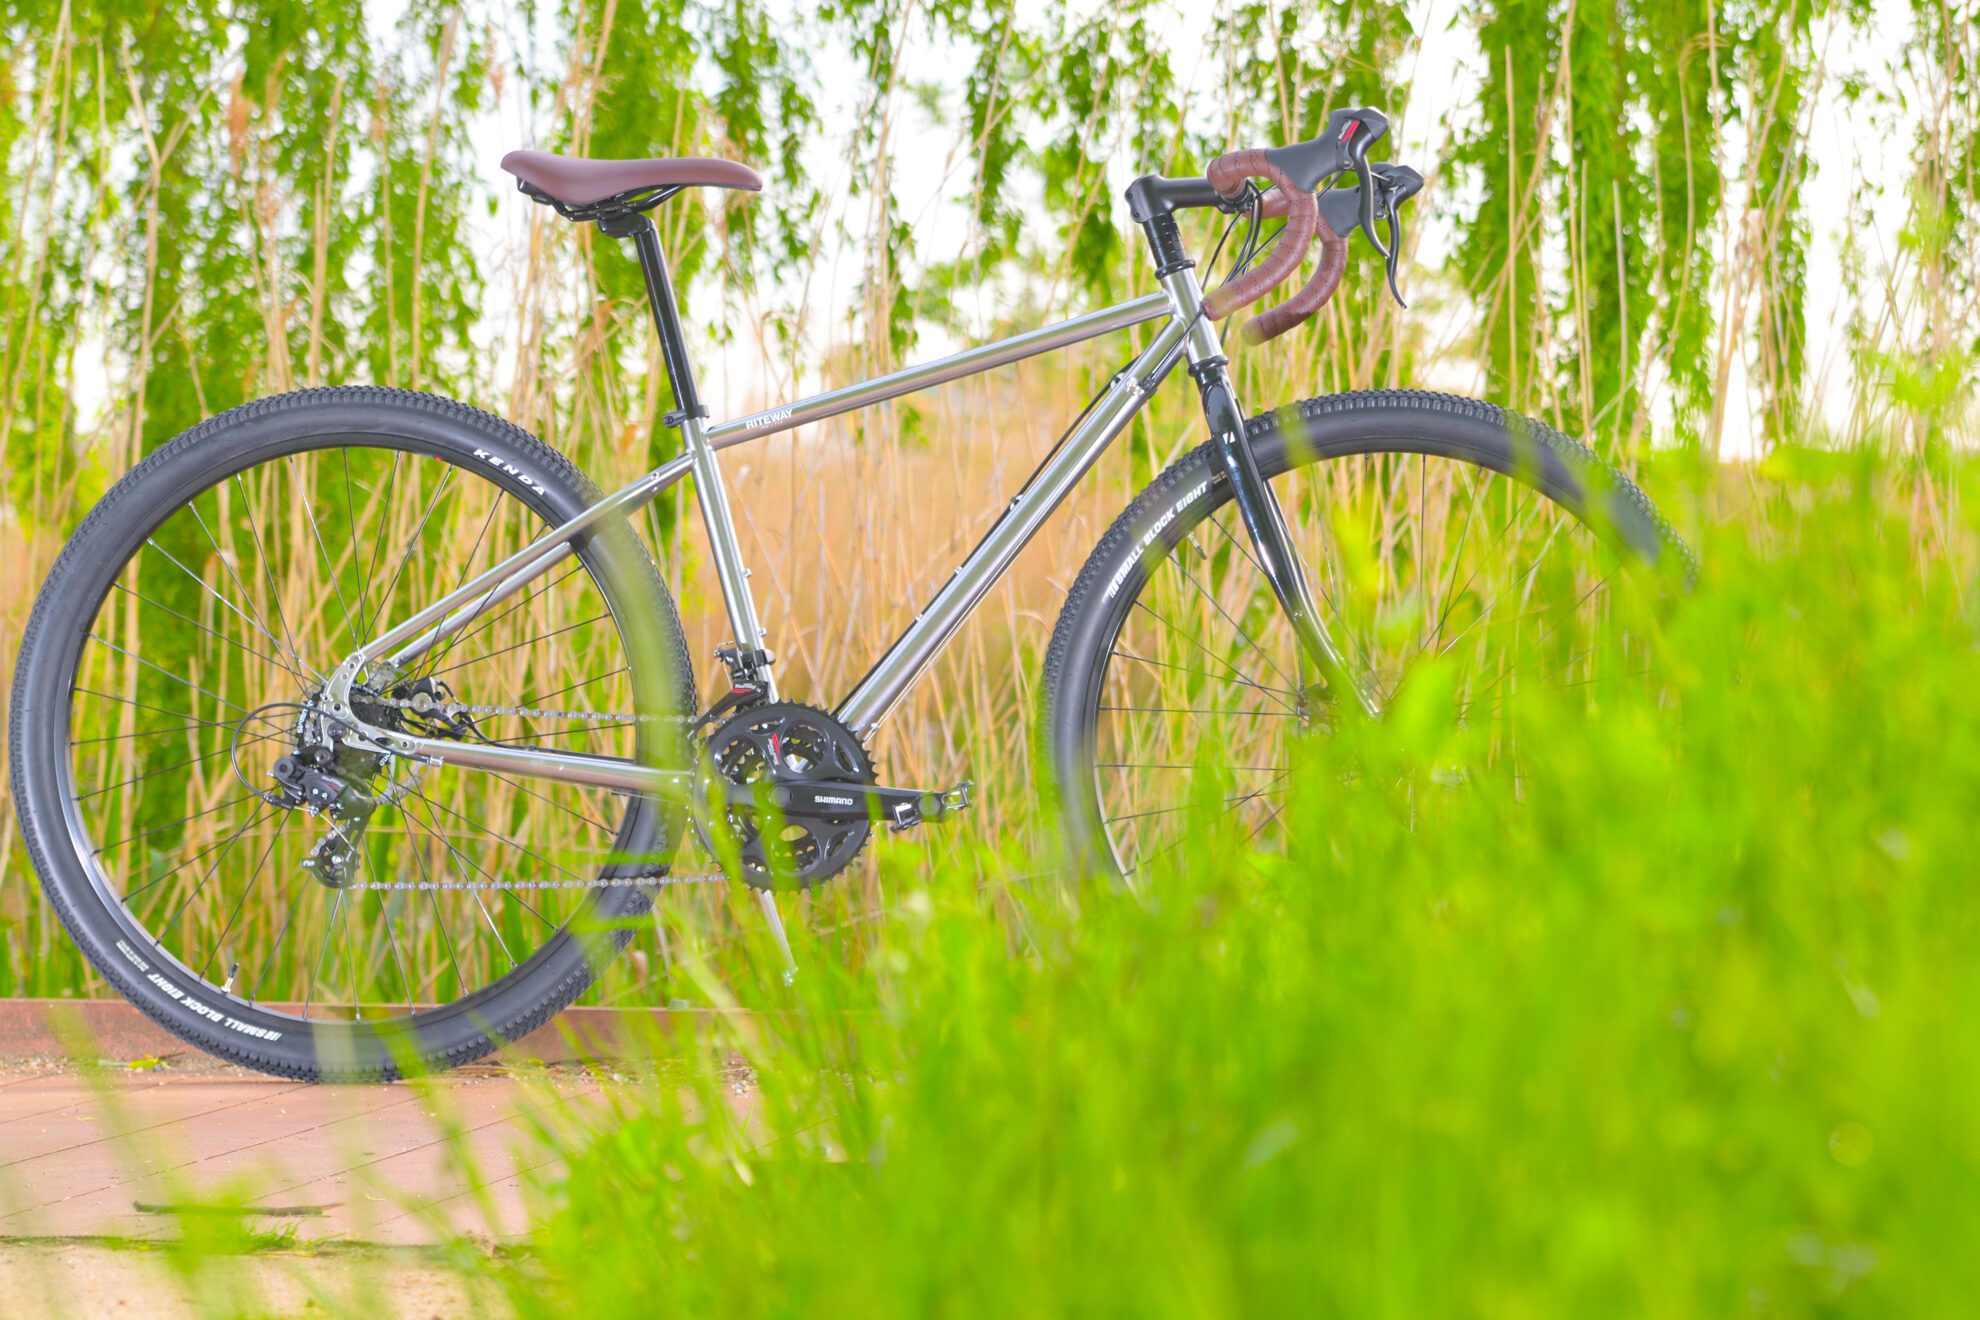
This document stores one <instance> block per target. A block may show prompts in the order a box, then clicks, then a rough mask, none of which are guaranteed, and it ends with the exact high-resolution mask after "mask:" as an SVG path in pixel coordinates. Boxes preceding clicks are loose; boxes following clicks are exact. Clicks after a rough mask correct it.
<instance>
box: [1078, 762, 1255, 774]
mask: <svg viewBox="0 0 1980 1320" xmlns="http://www.w3.org/2000/svg"><path fill="white" fill-rule="evenodd" d="M1093 768H1094V769H1096V770H1195V769H1197V768H1198V767H1197V766H1196V764H1195V763H1194V762H1190V761H1095V762H1094V763H1093ZM1211 769H1213V770H1245V771H1251V772H1255V773H1257V774H1261V775H1263V774H1280V775H1283V774H1285V773H1286V767H1285V766H1282V765H1221V764H1219V765H1214V766H1212V767H1211Z"/></svg>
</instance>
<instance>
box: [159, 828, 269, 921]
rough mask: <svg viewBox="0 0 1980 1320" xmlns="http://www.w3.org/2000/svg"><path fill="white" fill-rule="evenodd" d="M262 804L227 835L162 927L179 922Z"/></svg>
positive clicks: (245, 830) (244, 831)
mask: <svg viewBox="0 0 1980 1320" xmlns="http://www.w3.org/2000/svg"><path fill="white" fill-rule="evenodd" d="M263 805H264V804H260V803H257V804H256V806H255V809H254V814H253V815H251V816H249V817H248V818H247V822H246V823H245V824H243V825H242V826H241V827H240V828H239V829H237V830H235V831H234V832H233V833H232V834H230V835H229V836H227V843H226V846H225V847H223V848H221V849H220V855H219V856H218V857H216V858H214V859H213V865H211V866H209V867H207V868H206V874H205V875H203V876H201V877H200V878H199V883H198V884H196V885H194V886H193V888H192V892H191V893H190V894H187V895H186V896H185V897H184V898H183V899H181V900H180V901H179V906H178V908H177V909H176V910H175V911H174V912H173V913H172V915H171V916H170V917H168V918H166V919H165V922H164V927H163V928H164V929H170V928H171V927H173V926H176V925H178V924H179V918H180V917H182V916H184V915H185V913H186V909H187V908H189V907H191V906H192V901H193V900H194V899H195V898H198V897H199V894H200V891H201V890H203V889H205V888H206V882H207V881H209V880H211V879H212V878H213V876H214V873H215V872H217V871H219V869H220V864H221V863H222V862H225V861H226V860H227V854H228V853H229V852H231V851H233V847H234V844H235V843H236V842H237V841H238V840H239V839H240V838H241V836H242V835H244V834H246V833H247V832H248V831H249V830H250V829H253V828H254V825H255V822H257V821H259V820H260V819H261V811H262V806H263Z"/></svg>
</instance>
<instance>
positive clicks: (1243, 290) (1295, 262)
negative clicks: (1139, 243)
mask: <svg viewBox="0 0 1980 1320" xmlns="http://www.w3.org/2000/svg"><path fill="white" fill-rule="evenodd" d="M1203 173H1204V177H1205V178H1207V179H1208V180H1209V182H1210V186H1211V187H1213V188H1215V189H1216V190H1217V191H1218V192H1220V193H1222V194H1223V195H1224V196H1226V197H1234V196H1236V195H1237V194H1238V193H1239V192H1240V191H1241V190H1242V189H1243V188H1244V184H1245V180H1247V179H1250V178H1252V177H1253V176H1256V177H1259V178H1264V179H1270V180H1271V181H1272V182H1274V183H1276V184H1277V185H1279V189H1280V191H1282V192H1284V193H1285V194H1286V198H1287V201H1288V204H1289V209H1288V213H1287V216H1286V230H1285V233H1283V234H1281V235H1280V236H1279V242H1278V245H1277V246H1276V247H1275V248H1274V249H1273V250H1272V253H1271V255H1270V256H1268V257H1267V258H1266V259H1265V261H1264V262H1263V263H1262V264H1261V265H1259V266H1258V267H1256V268H1255V269H1253V270H1250V271H1247V272H1245V273H1244V274H1243V275H1240V276H1239V277H1238V278H1237V279H1235V280H1232V281H1231V282H1230V283H1228V284H1224V285H1220V286H1218V287H1217V288H1216V289H1213V290H1211V292H1210V296H1209V297H1207V298H1205V299H1204V300H1203V311H1204V314H1205V315H1207V316H1208V317H1209V318H1210V319H1211V320H1213V321H1221V320H1223V319H1224V318H1225V317H1226V316H1229V315H1230V314H1231V313H1232V312H1234V311H1236V310H1237V309H1238V308H1240V307H1247V306H1249V305H1250V304H1252V303H1254V302H1257V301H1258V299H1260V298H1261V297H1263V296H1264V295H1265V294H1266V293H1267V292H1268V291H1270V290H1271V289H1274V288H1276V287H1277V286H1278V285H1280V284H1283V283H1284V282H1285V280H1286V277H1287V276H1289V275H1291V274H1292V273H1293V271H1295V270H1297V269H1298V268H1299V263H1300V262H1302V261H1304V260H1305V259H1306V250H1307V249H1308V248H1310V247H1312V246H1313V236H1314V234H1316V233H1317V232H1318V231H1319V227H1320V223H1321V221H1320V203H1319V202H1318V201H1316V200H1315V199H1314V196H1313V194H1312V193H1310V192H1307V191H1306V190H1305V189H1303V188H1299V187H1295V186H1294V184H1293V181H1292V180H1291V179H1289V178H1287V177H1286V172H1285V171H1284V170H1282V169H1280V168H1279V167H1278V166H1276V165H1274V164H1273V163H1272V162H1271V161H1269V160H1267V159H1266V158H1265V153H1264V151H1262V150H1260V149H1258V148H1256V147H1253V148H1251V149H1249V150H1246V151H1230V152H1226V153H1224V154H1223V155H1221V156H1219V157H1217V159H1215V160H1213V161H1211V162H1210V167H1209V168H1208V169H1206V170H1205V171H1204V172H1203ZM1322 264H1323V268H1324V266H1325V265H1327V264H1330V263H1322ZM1334 282H1335V283H1339V282H1340V276H1339V273H1338V272H1337V273H1336V274H1335V276H1334ZM1311 287H1312V286H1311V285H1308V288H1311ZM1305 292H1306V290H1301V293H1305ZM1332 292H1333V287H1332V286H1331V285H1330V286H1328V288H1327V293H1332ZM1323 301H1324V295H1323ZM1288 306H1290V304H1288ZM1316 309H1317V304H1316ZM1275 310H1278V309H1275ZM1311 314H1312V312H1311V311H1309V312H1307V313H1305V314H1303V315H1301V316H1299V317H1298V318H1297V319H1296V320H1294V321H1291V322H1288V323H1287V324H1285V325H1281V326H1278V327H1277V328H1276V329H1273V330H1271V331H1270V333H1267V334H1265V335H1263V336H1262V337H1263V338H1266V339H1269V338H1271V337H1272V335H1275V334H1283V333H1285V331H1287V330H1290V329H1291V328H1292V327H1293V326H1294V325H1296V324H1298V322H1299V321H1303V320H1305V319H1306V316H1309V315H1311ZM1264 319H1265V318H1263V317H1260V318H1258V319H1257V320H1255V321H1253V322H1251V323H1250V324H1249V325H1247V326H1246V327H1245V330H1246V337H1247V338H1250V339H1252V342H1254V343H1256V342H1258V339H1257V338H1255V337H1254V335H1253V330H1252V327H1253V326H1260V325H1262V324H1263V323H1264ZM1273 319H1274V322H1275V323H1276V321H1277V318H1276V317H1275V318H1273Z"/></svg>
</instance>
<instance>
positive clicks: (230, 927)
mask: <svg viewBox="0 0 1980 1320" xmlns="http://www.w3.org/2000/svg"><path fill="white" fill-rule="evenodd" d="M293 819H294V816H293V815H291V814H289V813H286V812H285V813H283V816H282V820H281V823H280V824H278V825H277V826H276V827H275V832H274V833H273V834H271V835H269V836H268V846H267V847H266V848H263V849H262V850H261V856H260V858H259V859H257V860H256V862H255V864H254V870H253V872H252V873H251V874H249V876H248V878H247V882H246V883H245V884H243V885H242V886H241V896H240V898H239V899H237V900H236V901H235V903H234V910H233V912H231V913H230V914H228V917H227V924H226V925H225V926H222V927H221V928H220V934H219V935H218V936H216V937H215V938H214V941H213V948H212V949H211V950H210V951H209V952H208V953H207V955H206V961H205V962H203V963H201V964H200V968H199V976H200V979H201V980H204V981H206V982H208V984H211V983H212V978H211V977H209V976H208V975H207V971H208V969H210V968H211V967H212V966H213V960H214V959H215V958H217V957H218V956H219V955H220V950H221V949H222V948H223V947H225V945H226V943H227V937H228V936H229V935H231V934H233V932H234V923H235V922H237V921H239V920H240V919H241V911H242V909H243V908H245V907H246V906H247V901H248V895H249V894H252V893H253V892H254V882H255V881H256V880H257V879H258V878H259V877H260V875H261V868H262V867H264V866H266V865H267V864H268V859H269V857H270V856H272V855H273V854H274V852H275V845H276V844H277V843H280V842H281V841H282V831H283V830H286V829H287V828H289V822H290V821H291V820H293Z"/></svg>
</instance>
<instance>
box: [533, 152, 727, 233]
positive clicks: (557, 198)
mask: <svg viewBox="0 0 1980 1320" xmlns="http://www.w3.org/2000/svg"><path fill="white" fill-rule="evenodd" d="M502 168H503V169H505V170H507V171H508V172H509V173H511V174H513V175H515V176H516V183H517V186H518V187H520V188H521V189H522V190H523V191H524V192H526V193H528V194H529V195H530V196H531V197H533V198H535V199H536V200H537V201H540V202H546V203H548V204H550V205H552V206H554V207H556V208H557V209H558V210H559V211H561V212H563V213H564V214H565V215H567V216H570V217H571V218H572V219H592V218H595V217H597V216H598V215H600V214H603V213H608V212H611V211H618V210H632V209H639V210H645V209H646V207H647V206H648V205H651V204H652V203H653V202H655V201H658V200H662V199H663V198H664V197H671V196H672V195H673V194H675V193H676V192H679V191H680V190H681V189H683V188H735V189H740V190H742V191H744V192H761V191H762V189H763V176H762V175H760V174H758V173H757V172H756V171H755V170H753V169H751V168H750V167H749V166H747V165H742V164H738V163H737V162H735V161H732V160H714V159H711V158H708V157H705V156H661V157H657V158H655V159H652V160H584V159H582V158H580V157H577V156H553V155H551V154H550V153H549V152H547V151H512V152H510V153H509V154H508V155H506V156H504V157H502ZM654 194H660V195H661V196H660V197H655V196H654Z"/></svg>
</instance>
